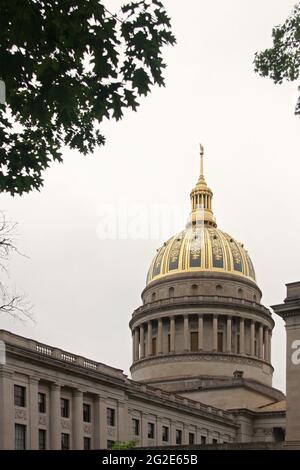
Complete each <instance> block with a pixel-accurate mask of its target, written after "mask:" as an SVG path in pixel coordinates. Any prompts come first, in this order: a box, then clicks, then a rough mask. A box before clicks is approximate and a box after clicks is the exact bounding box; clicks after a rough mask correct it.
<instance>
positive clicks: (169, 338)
mask: <svg viewBox="0 0 300 470" xmlns="http://www.w3.org/2000/svg"><path fill="white" fill-rule="evenodd" d="M170 351H171V335H170V333H169V334H168V352H170Z"/></svg>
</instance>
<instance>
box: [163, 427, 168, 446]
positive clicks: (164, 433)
mask: <svg viewBox="0 0 300 470" xmlns="http://www.w3.org/2000/svg"><path fill="white" fill-rule="evenodd" d="M162 440H163V442H169V428H168V426H163V427H162Z"/></svg>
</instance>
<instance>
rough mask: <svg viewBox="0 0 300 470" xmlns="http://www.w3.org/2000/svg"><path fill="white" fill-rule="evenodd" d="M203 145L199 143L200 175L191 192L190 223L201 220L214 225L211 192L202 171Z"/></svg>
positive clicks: (193, 223)
mask: <svg viewBox="0 0 300 470" xmlns="http://www.w3.org/2000/svg"><path fill="white" fill-rule="evenodd" d="M203 158H204V147H203V145H202V144H200V176H199V179H198V181H197V184H196V186H195V187H194V189H193V190H192V192H191V196H190V197H191V206H192V207H191V209H192V210H191V224H192V225H195V224H197V223H198V222H202V223H204V224H206V225H210V226H212V227H216V226H217V224H216V222H215V218H214V215H213V212H212V197H213V193H212V191H211V189H210V188H209V187H208V186H207V184H206V181H205V178H204V171H203Z"/></svg>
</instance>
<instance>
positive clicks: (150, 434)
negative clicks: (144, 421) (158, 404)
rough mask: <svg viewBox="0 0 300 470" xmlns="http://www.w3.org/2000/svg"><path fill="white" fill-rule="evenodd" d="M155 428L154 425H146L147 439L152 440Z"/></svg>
mask: <svg viewBox="0 0 300 470" xmlns="http://www.w3.org/2000/svg"><path fill="white" fill-rule="evenodd" d="M154 435H155V426H154V423H148V439H154Z"/></svg>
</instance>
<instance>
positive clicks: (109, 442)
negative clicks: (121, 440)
mask: <svg viewBox="0 0 300 470" xmlns="http://www.w3.org/2000/svg"><path fill="white" fill-rule="evenodd" d="M114 443H115V441H107V448H108V449H111V448H112V447H113V445H114Z"/></svg>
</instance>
